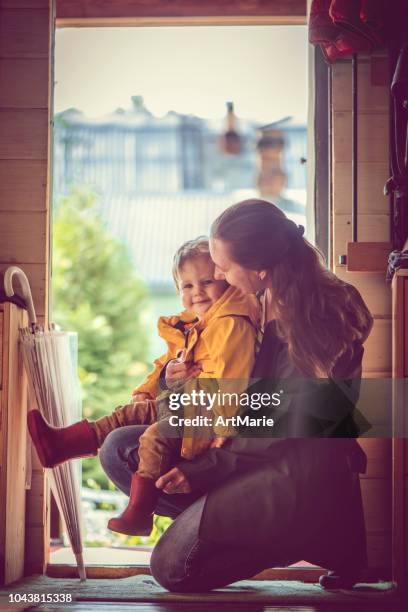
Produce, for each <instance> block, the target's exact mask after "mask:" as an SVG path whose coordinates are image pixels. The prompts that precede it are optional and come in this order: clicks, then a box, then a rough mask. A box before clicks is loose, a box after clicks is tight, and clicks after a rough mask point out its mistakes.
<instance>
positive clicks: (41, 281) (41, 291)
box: [0, 262, 48, 319]
mask: <svg viewBox="0 0 408 612" xmlns="http://www.w3.org/2000/svg"><path fill="white" fill-rule="evenodd" d="M9 265H10V264H9V263H0V272H4V271H5V270H6V268H8V267H9ZM18 266H19V268H21V269H22V270H23V271H24V272H25V273H26V275H27V278H28V280H29V283H30V287H31V292H32V294H33V300H34V308H35V312H36V315H37V318H39V319H43V317H44V315H45V311H44V304H46V302H47V297H48V296H47V291H48V263H42V264H27V263H21V262H19V263H18ZM15 290H16V293H19V287H18V284H17V283H16V287H15Z"/></svg>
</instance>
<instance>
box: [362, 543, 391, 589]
mask: <svg viewBox="0 0 408 612" xmlns="http://www.w3.org/2000/svg"><path fill="white" fill-rule="evenodd" d="M367 556H368V564H369V570H370V569H371V570H374V569H375V568H379V569H380V570H381V572H380V574H379V575H377V580H390V579H391V557H392V550H391V532H390V533H384V534H380V533H379V534H376V533H373V534H371V533H368V534H367Z"/></svg>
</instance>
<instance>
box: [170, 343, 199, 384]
mask: <svg viewBox="0 0 408 612" xmlns="http://www.w3.org/2000/svg"><path fill="white" fill-rule="evenodd" d="M185 356H186V350H185V349H183V351H182V353H181V355H180V357H178V358H177V359H172V360H171V361H169V363H168V364H167V367H166V386H167V387H168V388H169V389H172V388H173V387H174V386H175V385H178V384H180V383H182V382H183V381H185V380H188V379H190V378H196V377H197V376H198V375H199V374H200V372H201V368H200V366H198V365H196V364H195V363H193V362H192V361H184V359H185Z"/></svg>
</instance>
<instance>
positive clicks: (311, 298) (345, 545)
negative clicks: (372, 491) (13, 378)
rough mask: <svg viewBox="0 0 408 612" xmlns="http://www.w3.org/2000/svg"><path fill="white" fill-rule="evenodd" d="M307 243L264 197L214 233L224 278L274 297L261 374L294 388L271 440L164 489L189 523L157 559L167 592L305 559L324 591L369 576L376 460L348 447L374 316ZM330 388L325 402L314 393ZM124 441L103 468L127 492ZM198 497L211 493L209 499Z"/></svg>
mask: <svg viewBox="0 0 408 612" xmlns="http://www.w3.org/2000/svg"><path fill="white" fill-rule="evenodd" d="M302 234H303V228H302V227H301V226H299V227H298V226H297V225H296V224H295V223H293V222H292V221H290V220H289V219H287V218H286V216H285V215H284V213H282V212H281V211H280V210H279V209H278V208H277V207H276V206H274V205H273V204H270V203H268V202H264V201H262V200H247V201H244V202H240V203H238V204H235V205H234V206H231V207H230V208H228V209H227V210H226V211H224V212H223V213H222V214H221V215H220V216H219V217H218V218H217V219H216V220H215V222H214V223H213V225H212V228H211V255H212V258H213V260H214V262H215V264H216V274H215V276H216V278H219V279H221V278H225V279H226V280H227V281H228V282H229V283H230V284H231V285H233V286H235V287H237V288H238V289H240V290H241V291H242V292H243V293H259V292H261V295H262V299H261V304H262V318H261V319H262V320H261V325H260V340H261V345H260V349H259V353H258V355H257V360H256V366H255V369H254V372H253V377H254V378H255V379H259V380H260V381H261V384H263V383H265V384H266V385H267V388H268V389H269V388H270V386H271V385H272V386H273V385H275V387H274V388H275V389H276V381H278V385H279V386H283V383H285V382H286V383H289V384H288V386H287V387H286V388H287V389H288V390H289V402H288V403H287V404H286V411H285V413H284V414H280V420H279V423H278V425H279V426H278V427H277V428H272V430H271V431H270V432H267V434H266V435H265V431H263V432H258V433H260V437H256V436H255V437H254V436H253V435H252V434H248V431H245V430H244V431H241V435H240V436H238V437H236V438H232V439H228V440H226V441H225V440H222V439H221V440H219V441H218V446H219V447H218V448H211V449H210V450H209V451H207V452H205V453H203V454H202V455H201V456H200V457H197V458H196V459H195V460H193V461H188V462H187V461H184V462H180V463H179V464H178V466H177V467H175V468H173V469H172V470H170V472H168V473H167V474H165V475H164V476H162V477H161V478H160V479H159V480H158V481H157V483H156V484H157V486H158V487H159V488H161V489H163V490H164V492H165V493H167V494H168V495H167V496H166V495H162V497H161V500H160V502H159V504H158V507H157V508H156V512H157V513H164V514H167V515H169V516H173V517H174V516H176V515H177V514H178V513H180V512H181V514H179V516H178V518H177V519H176V520H175V521H174V523H173V524H172V525H171V526H170V528H169V529H168V530H167V531H166V533H165V534H164V535H163V536H162V537H161V539H160V541H159V542H158V544H157V545H156V547H155V549H154V551H153V553H152V559H151V570H152V574H153V576H154V577H155V578H156V579H157V580H158V582H159V583H160V584H162V586H164V587H165V588H167V589H169V590H172V591H207V590H211V589H213V588H217V587H221V586H225V585H227V584H230V583H231V582H234V581H236V580H241V579H244V578H250V577H251V576H253V575H254V574H256V573H257V572H259V571H261V570H263V569H265V568H268V567H276V566H287V565H290V564H292V563H295V562H297V561H300V560H306V561H309V562H311V563H315V564H317V565H321V566H323V567H327V568H330V570H332V571H331V572H329V574H328V575H327V576H324V577H323V578H322V579H321V584H322V585H323V586H325V587H326V588H341V587H343V588H347V587H351V586H352V585H353V584H354V583H355V582H356V581H357V579H358V577H359V575H360V573H361V571H362V570H363V568H364V566H365V565H366V541H365V528H364V519H363V512H362V504H361V493H360V484H359V476H358V473H359V472H361V471H364V470H365V455H364V453H363V451H362V450H361V448H360V447H359V445H358V444H357V443H356V441H355V440H353V439H350V438H348V437H345V438H343V437H342V436H349V435H355V432H356V430H355V428H353V422H352V419H351V415H350V406H351V405H354V401H355V399H356V396H357V395H358V381H359V379H360V376H361V360H362V356H363V346H362V345H363V343H364V341H365V340H366V338H367V336H368V334H369V332H370V329H371V327H372V317H371V315H370V313H369V312H368V310H367V308H366V306H365V304H364V302H363V300H362V299H361V297H360V295H359V293H358V291H357V290H356V289H354V288H353V287H352V286H351V285H348V284H346V283H344V282H342V281H341V280H339V279H338V278H337V277H336V276H334V275H333V274H332V273H331V272H329V271H328V270H327V269H326V268H325V267H324V265H323V262H322V258H321V256H320V254H319V252H318V251H317V249H315V248H314V247H313V246H312V245H310V244H309V243H308V242H307V241H306V240H305V239H304V238H303V235H302ZM237 358H239V356H237ZM189 367H191V366H189ZM183 368H184V369H186V368H187V366H180V376H185V375H186V371H185V370H184V371H183ZM322 379H323V382H324V383H325V384H324V385H323V386H319V385H317V387H318V388H319V389H320V388H322V389H323V395H321V394H320V393H319V392H316V388H317V387H316V384H317V383H319V382H322ZM356 383H357V384H356ZM268 385H269V386H268ZM356 387H357V390H356ZM322 397H323V401H322ZM316 401H317V404H319V402H320V405H316V403H315V402H316ZM333 406H335V407H336V410H337V412H336V410H335V414H333V410H332V408H333ZM345 406H346V409H345V408H344V407H345ZM329 409H330V410H331V413H330V417H328V418H325V416H326V415H325V410H326V411H327V413H328V412H329ZM129 429H130V428H129ZM350 432H352V433H350ZM125 433H126V432H123V433H122V436H123V435H124V434H125ZM116 434H117V435H116ZM120 434H121V432H113V433H112V434H111V435H110V436H109V437H108V439H107V441H106V443H105V448H102V453H101V461H102V465H103V466H104V468H105V470H106V471H107V473H108V475H110V477H111V478H112V479H113V480H114V481H115V482H117V483H118V485H119V486H121V485H122V486H121V488H122V489H123V490H126V487H127V486H128V473H127V471H126V470H127V461H128V459H129V457H131V460H132V461H136V460H137V452H135V448H134V443H133V446H132V447H129V446H126V441H125V440H123V439H120V437H119V436H120ZM115 435H116V437H114V436H115ZM132 435H134V433H132ZM325 436H334V437H325ZM119 472H120V473H121V475H120V477H118V475H119ZM120 479H122V480H121V482H120ZM200 488H202V490H204V488H205V489H206V490H208V489H210V492H209V493H207V494H206V495H203V496H200ZM177 493H182V494H183V495H174V494H177ZM169 494H173V495H169ZM185 494H187V495H185ZM171 502H173V505H172V508H171V509H169V508H164V507H163V505H164V504H165V503H167V504H168V503H171ZM183 510H184V511H183Z"/></svg>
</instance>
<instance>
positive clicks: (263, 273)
mask: <svg viewBox="0 0 408 612" xmlns="http://www.w3.org/2000/svg"><path fill="white" fill-rule="evenodd" d="M267 275H268V271H267V270H259V271H258V278H259V280H260V281H264V280H265V279H266V277H267Z"/></svg>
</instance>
